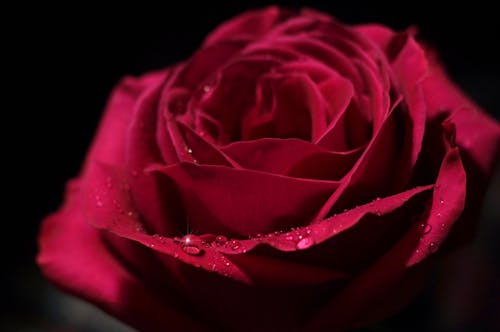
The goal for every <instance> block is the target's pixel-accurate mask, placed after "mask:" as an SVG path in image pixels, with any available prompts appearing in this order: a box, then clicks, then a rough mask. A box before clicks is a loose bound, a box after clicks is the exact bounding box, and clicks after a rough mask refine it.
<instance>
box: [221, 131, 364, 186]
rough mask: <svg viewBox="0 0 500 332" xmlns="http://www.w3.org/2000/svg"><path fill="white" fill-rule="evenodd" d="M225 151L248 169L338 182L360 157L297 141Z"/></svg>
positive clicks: (267, 141) (250, 144)
mask: <svg viewBox="0 0 500 332" xmlns="http://www.w3.org/2000/svg"><path fill="white" fill-rule="evenodd" d="M222 150H223V151H224V152H225V153H226V154H227V155H229V156H231V158H233V159H234V160H236V161H237V162H238V164H240V165H241V166H242V167H244V168H247V169H252V170H257V171H263V172H269V173H274V174H282V175H289V176H291V177H303V178H315V179H324V180H339V179H340V178H341V177H342V176H343V175H344V174H345V173H346V172H347V171H348V170H349V169H350V168H351V167H352V165H353V164H354V162H355V161H356V159H357V158H358V157H359V155H360V153H361V150H360V149H358V150H354V151H349V152H329V151H328V150H326V149H324V148H322V147H319V146H317V145H315V144H312V143H309V142H305V141H302V140H299V139H295V138H289V139H275V138H262V139H258V140H252V141H240V142H234V143H231V144H229V145H227V146H225V147H223V148H222Z"/></svg>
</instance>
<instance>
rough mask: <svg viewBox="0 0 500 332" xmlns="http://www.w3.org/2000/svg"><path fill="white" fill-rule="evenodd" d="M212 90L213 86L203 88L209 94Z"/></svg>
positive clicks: (207, 85) (206, 85)
mask: <svg viewBox="0 0 500 332" xmlns="http://www.w3.org/2000/svg"><path fill="white" fill-rule="evenodd" d="M210 90H212V86H210V85H209V84H205V85H204V86H203V92H205V93H208V92H210Z"/></svg>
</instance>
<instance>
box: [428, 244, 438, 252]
mask: <svg viewBox="0 0 500 332" xmlns="http://www.w3.org/2000/svg"><path fill="white" fill-rule="evenodd" d="M437 250H438V245H437V244H436V243H434V242H431V243H429V251H430V252H431V253H434V252H436V251H437Z"/></svg>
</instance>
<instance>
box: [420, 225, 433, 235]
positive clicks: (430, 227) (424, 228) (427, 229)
mask: <svg viewBox="0 0 500 332" xmlns="http://www.w3.org/2000/svg"><path fill="white" fill-rule="evenodd" d="M422 225H423V226H424V227H423V231H422V233H424V234H428V233H429V232H430V231H432V226H431V225H429V224H422Z"/></svg>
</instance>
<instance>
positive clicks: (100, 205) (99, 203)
mask: <svg viewBox="0 0 500 332" xmlns="http://www.w3.org/2000/svg"><path fill="white" fill-rule="evenodd" d="M95 205H96V206H97V207H103V206H104V204H103V203H102V201H97V202H96V203H95Z"/></svg>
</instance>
